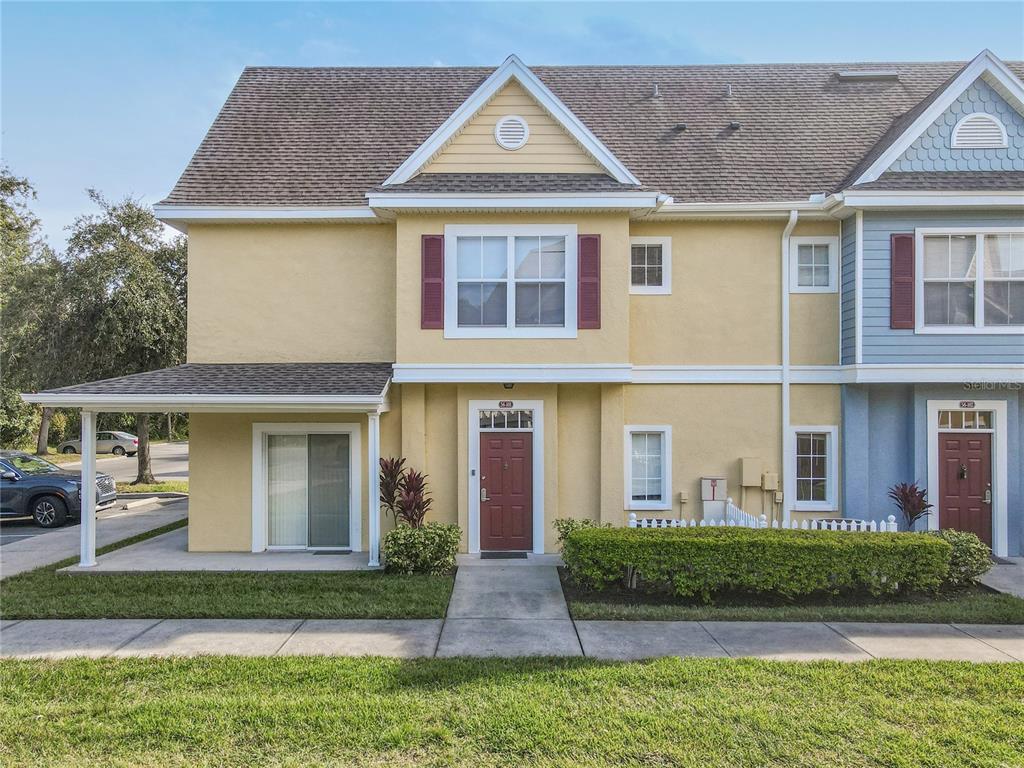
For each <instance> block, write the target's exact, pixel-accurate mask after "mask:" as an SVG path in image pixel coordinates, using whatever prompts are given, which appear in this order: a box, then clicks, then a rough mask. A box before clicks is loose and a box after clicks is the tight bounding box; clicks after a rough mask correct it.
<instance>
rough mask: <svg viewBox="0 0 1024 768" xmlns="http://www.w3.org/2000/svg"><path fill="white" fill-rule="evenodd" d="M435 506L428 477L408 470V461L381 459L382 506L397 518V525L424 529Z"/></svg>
mask: <svg viewBox="0 0 1024 768" xmlns="http://www.w3.org/2000/svg"><path fill="white" fill-rule="evenodd" d="M433 503H434V500H433V499H431V498H430V491H429V489H428V487H427V476H426V475H424V474H423V473H422V472H417V471H416V470H414V469H406V467H405V459H402V458H389V459H385V458H381V460H380V505H381V507H382V508H383V509H385V510H387V511H388V512H390V513H391V514H392V515H393V516H394V518H395V523H405V524H406V525H408V526H410V527H412V528H421V527H422V526H423V520H424V518H425V517H426V516H427V512H429V511H430V507H431V505H432V504H433Z"/></svg>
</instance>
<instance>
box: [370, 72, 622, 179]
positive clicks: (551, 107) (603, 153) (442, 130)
mask: <svg viewBox="0 0 1024 768" xmlns="http://www.w3.org/2000/svg"><path fill="white" fill-rule="evenodd" d="M513 78H514V79H515V80H517V81H519V83H520V84H521V85H522V86H523V88H525V89H526V91H527V93H529V94H530V95H531V96H532V97H533V98H534V99H536V100H537V102H538V103H539V104H540V105H541V107H543V108H544V110H545V111H547V112H548V114H550V115H551V117H553V118H554V119H555V120H556V121H557V122H558V123H560V124H561V125H562V127H563V128H565V130H566V131H568V132H569V134H570V135H571V136H572V137H573V138H574V139H575V140H576V141H577V142H578V143H579V145H580V146H581V147H582V148H583V149H584V151H586V152H587V153H588V154H589V155H590V156H591V157H593V158H594V159H595V160H596V161H597V162H598V164H600V165H601V166H602V167H603V168H604V169H605V170H606V171H608V173H609V174H610V175H611V176H613V177H614V178H615V179H616V180H617V181H620V182H622V183H623V184H639V183H640V182H639V180H637V178H636V177H635V176H634V175H633V174H632V173H630V171H629V169H628V168H626V166H625V165H623V164H622V162H621V161H620V160H619V159H618V158H617V157H615V155H614V154H612V152H611V150H610V149H608V147H606V146H605V145H604V144H602V143H601V141H600V140H599V139H598V138H597V137H596V136H595V135H594V134H593V133H591V132H590V129H589V128H587V126H585V125H584V124H583V123H582V122H581V121H580V119H579V118H578V117H576V115H574V114H573V113H572V111H571V110H570V109H569V108H568V107H567V106H565V104H563V103H562V101H561V100H560V99H559V98H558V97H557V96H555V94H553V93H552V92H551V89H549V88H548V87H547V86H546V85H544V83H542V82H541V81H540V79H539V78H538V77H537V76H536V75H535V74H533V72H531V71H530V68H529V67H527V66H526V65H525V64H523V62H522V61H521V60H520V59H519V57H518V56H516V55H515V54H513V55H511V56H509V57H508V58H507V59H505V61H504V62H503V63H502V65H501V66H500V67H498V68H497V69H496V70H494V72H492V73H491V74H490V76H489V77H488V78H487V79H486V80H484V81H483V83H481V85H480V87H479V88H477V89H476V90H475V91H474V92H473V93H472V94H471V95H470V97H469V98H468V99H466V100H465V101H464V102H462V104H461V105H460V106H459V108H458V109H456V110H455V111H454V112H452V114H451V115H449V117H448V119H447V120H445V121H444V122H443V123H441V125H440V126H439V127H438V129H437V130H436V131H434V132H433V133H432V134H431V135H430V137H429V138H428V139H427V140H426V141H425V142H423V143H422V144H421V145H420V146H419V147H418V148H417V149H416V151H415V152H413V153H412V154H411V155H409V157H408V158H406V160H405V162H403V163H402V164H401V165H400V166H398V168H397V169H396V170H395V172H394V173H392V174H391V175H390V176H389V177H388V178H387V181H385V182H384V186H389V185H391V184H401V183H403V182H406V181H408V180H409V179H411V178H412V177H413V176H415V175H416V174H417V173H419V171H420V170H422V168H423V167H424V166H425V165H426V164H427V163H429V162H430V160H431V159H432V158H433V157H434V156H435V155H436V154H437V153H438V152H440V151H441V150H442V149H443V148H444V146H445V145H446V144H447V143H448V142H449V141H450V140H451V139H452V137H454V136H455V135H456V134H457V133H458V131H459V130H460V129H461V128H462V127H463V126H464V125H465V124H466V123H467V122H469V121H470V120H471V119H472V118H473V117H474V116H475V115H476V114H477V113H478V112H479V111H480V110H481V109H483V108H484V106H485V105H486V104H487V102H489V101H490V100H491V98H492V97H493V96H494V95H495V94H496V93H497V92H498V91H499V90H501V89H502V88H503V87H504V86H505V84H506V83H508V81H509V80H512V79H513Z"/></svg>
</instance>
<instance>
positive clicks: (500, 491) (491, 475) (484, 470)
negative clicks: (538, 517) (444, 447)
mask: <svg viewBox="0 0 1024 768" xmlns="http://www.w3.org/2000/svg"><path fill="white" fill-rule="evenodd" d="M480 549H483V550H489V549H512V550H522V551H528V550H531V549H533V433H532V432H482V433H481V434H480Z"/></svg>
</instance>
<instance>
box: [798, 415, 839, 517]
mask: <svg viewBox="0 0 1024 768" xmlns="http://www.w3.org/2000/svg"><path fill="white" fill-rule="evenodd" d="M837 431H838V430H837V429H836V427H833V426H825V427H796V428H794V430H793V432H794V440H793V447H794V452H795V453H794V456H793V458H792V461H793V462H794V464H793V471H794V475H795V479H796V499H795V504H794V505H793V509H795V510H797V511H805V512H833V511H835V509H836V488H837V482H836V481H837V478H836V474H837V472H838V466H839V462H838V458H837V455H836V450H837V449H836V434H837Z"/></svg>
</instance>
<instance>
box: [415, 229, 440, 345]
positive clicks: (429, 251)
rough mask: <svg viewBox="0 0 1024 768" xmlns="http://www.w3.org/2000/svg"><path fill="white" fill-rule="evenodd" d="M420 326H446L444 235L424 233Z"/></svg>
mask: <svg viewBox="0 0 1024 768" xmlns="http://www.w3.org/2000/svg"><path fill="white" fill-rule="evenodd" d="M421 251H422V256H423V260H422V267H421V276H422V277H421V282H422V294H421V297H420V328H444V235H423V241H422V244H421Z"/></svg>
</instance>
